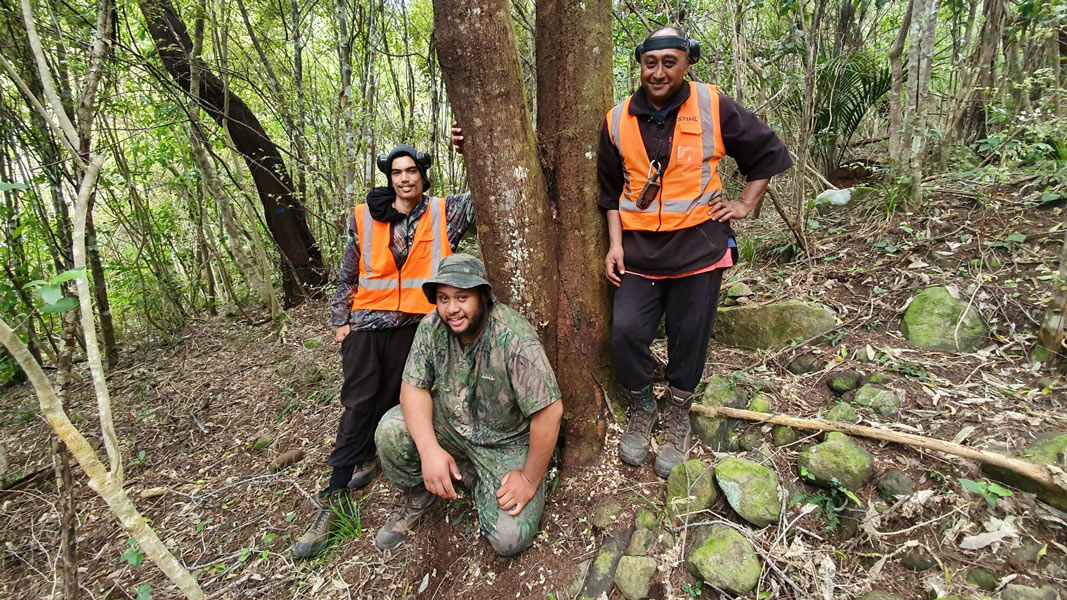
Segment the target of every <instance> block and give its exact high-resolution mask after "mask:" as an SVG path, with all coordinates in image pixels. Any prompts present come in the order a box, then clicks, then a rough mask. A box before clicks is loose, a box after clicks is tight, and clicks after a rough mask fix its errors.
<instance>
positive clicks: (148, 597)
mask: <svg viewBox="0 0 1067 600" xmlns="http://www.w3.org/2000/svg"><path fill="white" fill-rule="evenodd" d="M133 600H152V584H151V583H142V584H141V585H139V586H137V595H136V596H134V599H133Z"/></svg>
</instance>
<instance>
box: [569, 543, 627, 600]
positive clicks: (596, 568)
mask: <svg viewBox="0 0 1067 600" xmlns="http://www.w3.org/2000/svg"><path fill="white" fill-rule="evenodd" d="M632 533H633V532H632V531H630V530H629V529H621V530H615V531H614V532H612V533H611V534H610V535H608V536H607V538H605V539H604V543H603V544H601V546H600V551H599V552H598V553H597V556H596V559H594V560H593V564H592V565H590V567H589V574H588V575H586V578H585V585H584V586H583V587H582V593H581V596H579V597H580V598H582V600H597V599H599V598H600V596H601V594H607V593H608V592H610V591H611V584H612V582H613V581H615V567H616V566H617V565H618V564H619V559H620V558H622V556H623V551H624V550H626V547H627V546H628V545H629V543H630V535H631V534H632Z"/></svg>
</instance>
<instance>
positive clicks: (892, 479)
mask: <svg viewBox="0 0 1067 600" xmlns="http://www.w3.org/2000/svg"><path fill="white" fill-rule="evenodd" d="M878 493H879V494H881V496H882V497H883V498H885V499H886V501H888V502H896V500H897V498H898V497H899V496H910V495H912V494H914V493H915V484H914V483H912V481H911V477H908V476H907V475H906V474H904V473H903V472H902V471H889V472H888V473H886V474H885V475H884V476H883V477H882V480H881V481H879V482H878Z"/></svg>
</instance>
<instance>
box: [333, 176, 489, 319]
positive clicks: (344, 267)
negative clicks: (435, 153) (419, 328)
mask: <svg viewBox="0 0 1067 600" xmlns="http://www.w3.org/2000/svg"><path fill="white" fill-rule="evenodd" d="M426 207H427V196H425V195H423V197H422V200H421V201H420V202H419V203H418V204H416V205H415V208H413V209H412V210H411V213H410V214H408V215H407V216H402V215H399V216H398V217H397V218H396V219H395V220H390V222H389V231H390V233H391V234H392V235H391V236H390V239H389V250H390V252H392V254H393V260H395V261H396V266H397V269H400V268H401V267H403V266H404V263H405V262H406V261H407V258H408V252H409V251H410V250H411V243H412V241H413V240H414V239H415V228H416V227H415V226H416V225H417V224H418V222H419V219H420V218H422V215H423V214H424V213H425V212H426ZM372 214H373V213H372ZM445 219H446V223H447V225H446V226H447V229H448V244H449V246H451V247H452V251H453V252H455V251H456V248H457V246H459V241H460V239H462V238H463V234H465V233H467V230H468V229H470V226H471V225H472V224H473V223H474V203H473V202H472V201H471V195H470V192H467V193H465V194H460V195H458V196H448V197H447V198H445ZM359 258H360V253H359V235H358V234H357V233H356V223H355V218H354V216H352V215H349V217H348V245H347V246H345V252H344V254H343V255H342V256H341V271H340V273H338V276H337V292H336V293H335V294H334V296H333V301H332V302H331V303H330V324H331V325H333V326H334V327H340V326H341V325H346V324H347V325H350V326H351V327H352V329H353V330H354V331H367V330H381V329H392V328H395V327H404V326H406V325H414V324H417V323H418V322H419V321H421V320H422V318H423V317H425V316H426V315H423V314H417V313H406V312H401V311H396V310H368V309H359V310H351V308H352V299H353V298H355V296H356V290H357V289H358V287H359Z"/></svg>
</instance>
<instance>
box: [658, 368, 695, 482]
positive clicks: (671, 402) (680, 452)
mask: <svg viewBox="0 0 1067 600" xmlns="http://www.w3.org/2000/svg"><path fill="white" fill-rule="evenodd" d="M692 404H693V394H692V393H685V392H681V391H679V390H676V389H674V388H673V387H672V388H671V396H670V398H668V399H667V414H666V415H665V418H664V421H665V423H664V425H663V444H662V445H660V447H659V448H658V449H656V462H655V463H654V465H653V468H654V470H655V471H656V475H659V476H660V477H667V476H668V475H670V474H671V469H673V468H674V467H676V466H678V465H680V464H681V463H682V461H684V460H685V457H686V455H687V454H689V448H690V431H689V407H690V406H692Z"/></svg>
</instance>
